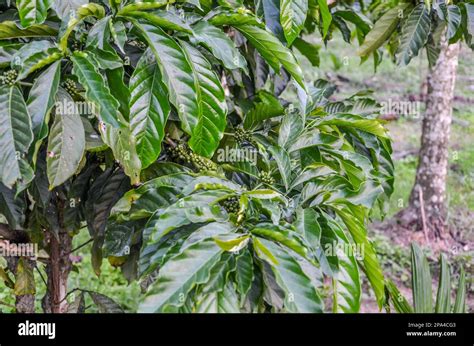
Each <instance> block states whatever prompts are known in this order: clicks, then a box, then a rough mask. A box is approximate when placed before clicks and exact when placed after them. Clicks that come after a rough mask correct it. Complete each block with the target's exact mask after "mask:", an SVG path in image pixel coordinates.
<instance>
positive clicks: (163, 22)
mask: <svg viewBox="0 0 474 346" xmlns="http://www.w3.org/2000/svg"><path fill="white" fill-rule="evenodd" d="M127 17H131V18H136V19H143V20H144V21H146V22H147V23H149V24H151V25H154V26H158V27H160V28H162V29H163V30H173V31H178V32H185V33H188V34H191V33H192V32H193V31H192V29H191V27H190V26H189V24H188V23H186V22H185V21H184V20H183V19H182V18H181V17H180V16H178V15H176V14H174V13H172V12H167V11H160V12H158V11H155V12H153V13H147V12H142V11H136V12H128V13H127Z"/></svg>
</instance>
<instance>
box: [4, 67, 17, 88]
mask: <svg viewBox="0 0 474 346" xmlns="http://www.w3.org/2000/svg"><path fill="white" fill-rule="evenodd" d="M17 77H18V71H17V70H9V71H7V72H4V73H3V75H2V76H0V83H1V84H3V85H8V86H13V85H14V84H15V81H16V79H17Z"/></svg>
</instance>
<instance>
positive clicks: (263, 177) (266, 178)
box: [258, 171, 275, 185]
mask: <svg viewBox="0 0 474 346" xmlns="http://www.w3.org/2000/svg"><path fill="white" fill-rule="evenodd" d="M258 179H260V181H261V182H262V183H264V184H268V185H273V184H275V179H273V177H272V176H271V175H270V172H265V171H263V172H260V173H259V174H258Z"/></svg>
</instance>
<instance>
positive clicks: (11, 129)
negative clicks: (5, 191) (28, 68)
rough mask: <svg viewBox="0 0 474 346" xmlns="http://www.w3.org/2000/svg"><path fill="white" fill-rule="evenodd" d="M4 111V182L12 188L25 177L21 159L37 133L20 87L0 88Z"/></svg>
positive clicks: (0, 126)
mask: <svg viewBox="0 0 474 346" xmlns="http://www.w3.org/2000/svg"><path fill="white" fill-rule="evenodd" d="M0 109H1V113H0V152H1V153H2V155H1V156H0V181H1V182H2V183H3V184H4V185H5V186H7V187H9V188H12V186H13V185H14V184H15V183H16V182H17V181H18V180H19V179H20V178H21V176H22V174H21V166H20V165H21V163H20V160H21V159H22V158H23V157H24V155H25V154H26V153H27V152H28V149H29V147H30V145H31V143H32V141H33V131H32V130H31V118H30V115H29V113H28V108H27V107H26V103H25V100H24V99H23V95H22V94H21V91H20V89H18V87H16V86H14V87H8V86H2V87H0Z"/></svg>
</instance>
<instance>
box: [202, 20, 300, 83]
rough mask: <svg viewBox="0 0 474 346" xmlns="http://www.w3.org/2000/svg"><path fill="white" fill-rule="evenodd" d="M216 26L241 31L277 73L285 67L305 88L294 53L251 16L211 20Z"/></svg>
mask: <svg viewBox="0 0 474 346" xmlns="http://www.w3.org/2000/svg"><path fill="white" fill-rule="evenodd" d="M210 21H211V23H212V24H214V25H231V26H234V27H235V28H236V29H237V30H239V31H240V32H241V33H242V34H243V35H244V36H245V37H246V38H247V40H249V42H250V43H251V44H252V45H253V46H254V47H255V48H256V49H257V50H258V52H259V53H260V54H261V55H262V57H263V58H264V59H265V61H266V62H267V63H268V64H269V65H270V66H271V67H272V68H273V69H274V70H275V71H277V72H279V71H280V67H281V66H283V67H284V68H285V69H286V70H287V71H288V73H289V74H290V75H291V76H292V77H293V78H294V79H295V81H296V82H297V83H298V84H300V86H301V87H303V88H305V85H304V82H303V73H302V71H301V68H300V66H299V65H298V62H297V61H296V59H295V57H294V55H293V53H292V52H291V51H290V50H289V49H288V48H286V47H285V46H284V45H283V44H282V43H281V42H280V41H279V40H278V39H277V38H276V37H275V36H274V35H273V34H272V33H270V32H269V31H267V30H265V29H262V28H261V27H260V26H258V25H255V23H254V22H255V20H254V19H253V18H252V17H250V16H241V17H239V19H236V18H234V17H232V16H220V17H219V18H218V20H217V18H216V17H214V18H211V20H210Z"/></svg>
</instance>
